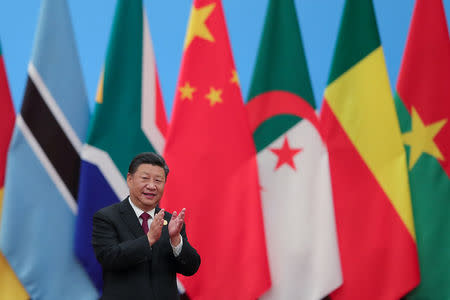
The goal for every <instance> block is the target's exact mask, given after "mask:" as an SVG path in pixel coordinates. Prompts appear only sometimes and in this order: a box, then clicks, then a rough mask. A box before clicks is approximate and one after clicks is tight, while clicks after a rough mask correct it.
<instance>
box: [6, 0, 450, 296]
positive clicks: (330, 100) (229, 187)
mask: <svg viewBox="0 0 450 300" xmlns="http://www.w3.org/2000/svg"><path fill="white" fill-rule="evenodd" d="M0 54H1V50H0ZM0 58H1V57H0ZM0 82H1V85H0V106H1V109H0V113H1V118H0V122H1V125H2V126H1V127H2V129H1V132H0V187H1V189H0V199H3V204H2V203H1V202H0V207H1V208H2V211H1V214H0V216H1V220H0V299H29V298H31V299H96V298H98V297H99V295H100V294H101V287H102V278H101V267H100V265H99V264H98V262H97V261H96V259H95V257H94V253H93V250H92V246H91V243H90V240H91V229H92V216H93V214H94V213H95V212H96V211H97V210H98V209H100V208H102V207H104V206H106V205H109V204H113V203H116V202H118V201H120V200H121V199H123V198H124V197H125V196H126V195H127V192H128V189H127V185H126V181H125V178H126V172H127V167H128V163H129V161H130V160H131V159H132V158H133V157H134V156H135V155H136V154H137V153H139V152H143V151H155V152H158V153H161V154H163V156H164V157H165V158H166V160H167V162H168V165H169V166H170V168H171V170H172V171H171V173H170V175H169V177H168V180H167V184H166V192H165V195H164V198H163V199H162V203H161V206H162V207H165V208H166V209H168V210H169V211H171V210H179V209H180V208H182V207H187V216H186V226H187V231H188V232H189V236H190V239H191V241H190V242H191V243H192V244H193V245H194V246H195V247H196V249H197V250H198V252H199V254H200V255H201V257H202V265H201V267H200V269H199V271H198V273H197V274H196V275H194V276H193V277H183V276H180V277H179V278H178V279H179V281H180V282H181V284H180V290H185V291H186V293H187V295H188V296H189V297H190V298H191V299H255V298H260V299H306V300H309V299H311V300H319V299H323V298H325V297H330V298H331V299H338V300H341V299H345V300H347V299H380V300H388V299H400V298H402V297H405V299H411V300H416V299H417V300H418V299H450V284H449V282H450V254H449V253H448V249H450V221H449V220H450V179H449V176H450V164H449V162H448V159H449V158H450V142H449V141H450V128H449V124H448V118H449V116H450V88H449V86H450V85H449V84H448V83H449V82H450V39H449V33H448V28H447V23H446V19H445V15H444V9H443V4H442V1H441V0H417V1H416V5H415V9H414V13H413V18H412V22H411V27H410V31H409V35H408V40H407V45H406V48H405V53H404V57H403V61H402V65H401V70H400V75H399V79H398V84H397V87H396V92H395V95H394V96H393V95H392V94H391V89H390V86H389V80H388V75H387V72H386V67H385V62H384V55H383V48H382V46H381V41H380V37H379V33H378V29H377V23H376V18H375V14H374V8H373V4H372V0H346V3H345V7H344V12H343V16H342V21H341V25H340V30H339V34H338V38H337V43H336V48H335V54H334V58H333V62H332V66H331V69H330V75H329V80H328V86H327V88H326V90H325V92H324V104H323V107H322V109H321V111H320V114H319V115H318V114H317V113H316V104H315V99H314V96H313V92H312V87H311V81H310V77H309V72H308V67H307V62H306V59H305V54H304V49H303V44H302V38H301V32H300V28H299V24H298V20H297V15H296V12H295V7H294V1H293V0H283V1H280V0H270V1H269V6H268V9H267V14H266V20H265V25H264V28H263V33H262V38H261V43H260V47H259V51H258V55H257V60H256V65H255V69H254V74H253V78H252V81H251V86H250V90H249V95H248V102H247V104H246V105H244V103H243V99H242V96H241V91H240V86H239V79H238V76H237V71H236V68H235V65H234V62H233V57H232V53H231V47H230V41H229V37H228V33H227V29H226V24H225V18H224V14H223V8H222V4H221V1H220V0H195V1H194V3H193V7H192V10H191V15H190V19H189V24H188V28H187V34H186V39H185V44H184V53H183V60H182V65H181V69H180V75H179V79H178V84H177V93H176V99H175V102H174V111H173V114H172V121H171V122H170V124H168V122H167V117H166V113H165V108H164V101H163V99H162V94H161V90H160V87H159V81H158V74H157V69H156V62H155V56H154V53H153V46H152V40H151V36H150V30H149V26H148V21H147V16H146V14H145V9H144V8H143V4H142V0H133V1H130V0H118V1H117V7H116V13H115V16H114V21H113V25H112V30H111V36H110V41H109V45H108V49H107V54H106V59H105V64H104V69H103V72H102V74H101V76H100V80H99V85H98V91H97V97H96V106H95V111H94V114H93V116H92V117H91V118H90V116H89V109H88V104H87V103H88V101H87V96H86V92H85V87H84V84H83V79H82V76H81V69H80V64H79V58H78V54H77V51H76V45H75V40H74V38H73V30H72V24H71V21H70V14H69V11H68V6H67V3H66V1H65V0H43V4H42V7H41V14H40V20H39V25H38V29H37V34H36V40H35V46H34V49H33V54H32V58H31V61H30V63H29V67H28V80H27V86H26V89H25V95H24V100H23V104H22V108H21V111H20V113H19V114H18V115H17V116H16V115H15V113H14V109H13V105H12V100H11V95H10V92H9V89H8V84H7V79H6V73H5V68H4V65H3V60H1V59H0ZM89 119H90V120H89Z"/></svg>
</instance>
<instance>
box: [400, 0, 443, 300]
mask: <svg viewBox="0 0 450 300" xmlns="http://www.w3.org/2000/svg"><path fill="white" fill-rule="evenodd" d="M449 82H450V39H449V32H448V27H447V22H446V19H445V13H444V6H443V3H442V1H441V0H433V1H429V0H425V1H423V0H417V1H416V5H415V8H414V13H413V17H412V21H411V26H410V30H409V34H408V40H407V44H406V48H405V53H404V56H403V61H402V65H401V69H400V73H399V78H398V81H397V94H396V97H395V101H396V107H397V113H398V117H399V121H400V127H401V131H402V139H403V143H404V144H405V147H406V151H407V153H408V160H409V163H408V170H409V180H410V186H411V200H412V206H413V213H414V223H415V228H416V234H417V248H418V254H419V265H420V284H419V286H418V287H417V288H416V289H415V290H414V291H412V292H411V293H410V294H408V296H407V297H406V299H414V300H415V299H417V300H419V299H450V284H449V278H450V253H449V252H448V251H446V250H444V249H450V221H449V217H450V201H449V199H450V179H449V176H450V163H449V158H450V124H449V119H450V101H449V99H450V88H449V84H448V83H449Z"/></svg>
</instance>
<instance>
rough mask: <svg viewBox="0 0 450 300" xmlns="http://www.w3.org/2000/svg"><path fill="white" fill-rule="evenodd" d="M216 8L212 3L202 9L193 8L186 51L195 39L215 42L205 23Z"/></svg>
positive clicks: (185, 42) (185, 45) (187, 34)
mask: <svg viewBox="0 0 450 300" xmlns="http://www.w3.org/2000/svg"><path fill="white" fill-rule="evenodd" d="M215 6H216V4H215V3H211V4H208V5H205V6H203V7H200V8H196V7H195V6H192V10H191V16H190V17H189V24H188V30H187V33H186V40H185V41H184V49H185V50H186V48H187V47H188V46H189V45H190V44H191V42H192V40H193V39H194V38H195V37H199V38H202V39H205V40H207V41H210V42H214V37H213V35H212V34H211V32H210V31H209V29H208V27H207V26H206V24H205V22H206V19H208V17H209V16H210V15H211V13H212V11H213V10H214V7H215Z"/></svg>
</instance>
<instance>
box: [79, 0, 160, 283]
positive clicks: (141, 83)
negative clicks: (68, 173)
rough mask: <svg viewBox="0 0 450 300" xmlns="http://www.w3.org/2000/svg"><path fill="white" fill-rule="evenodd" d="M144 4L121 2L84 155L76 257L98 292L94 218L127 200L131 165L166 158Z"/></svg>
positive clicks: (99, 277)
mask: <svg viewBox="0 0 450 300" xmlns="http://www.w3.org/2000/svg"><path fill="white" fill-rule="evenodd" d="M163 103H164V102H163V99H162V94H161V91H160V87H159V82H158V76H157V72H156V63H155V56H154V53H153V46H152V41H151V37H150V30H149V26H148V21H147V16H146V14H145V10H144V8H143V4H142V1H128V0H119V1H118V2H117V6H116V12H115V16H114V22H113V25H112V30H111V35H110V40H109V44H108V49H107V53H106V60H105V65H104V70H103V73H102V75H101V79H100V83H99V88H98V94H97V103H96V107H95V112H94V116H93V119H92V121H91V124H90V127H89V132H88V138H87V142H86V145H84V147H83V151H82V163H81V172H80V173H81V174H80V192H79V195H78V203H79V214H78V218H77V224H76V234H75V253H76V255H77V256H78V257H79V259H80V261H81V262H82V263H83V266H84V267H85V269H86V270H87V272H88V273H89V276H90V277H91V280H92V281H93V282H94V283H95V286H96V287H97V289H98V290H99V291H101V289H102V285H103V283H102V272H101V266H100V264H99V263H98V262H97V260H96V258H95V255H94V250H93V248H92V245H91V237H92V216H93V215H94V213H95V212H96V211H97V210H99V209H100V208H103V207H105V206H107V205H110V204H113V203H117V202H118V201H120V200H122V199H124V198H125V196H126V195H128V187H127V184H126V175H127V171H128V164H129V163H130V161H131V160H132V158H133V157H134V156H135V155H136V154H138V153H140V152H147V151H153V152H157V153H162V151H163V148H164V143H165V134H166V130H167V118H166V113H165V110H164V104H163Z"/></svg>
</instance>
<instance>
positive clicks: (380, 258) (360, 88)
mask: <svg viewBox="0 0 450 300" xmlns="http://www.w3.org/2000/svg"><path fill="white" fill-rule="evenodd" d="M321 126H322V130H323V134H324V137H325V140H326V142H327V145H328V150H329V154H330V169H331V178H332V186H333V198H334V204H335V213H336V225H337V232H338V242H339V250H340V256H341V264H342V272H343V280H344V283H343V285H342V286H341V287H340V288H339V289H337V290H336V291H335V292H333V293H332V294H331V297H332V299H380V300H388V299H400V298H401V297H403V296H404V295H405V294H406V293H407V292H409V291H410V290H411V289H413V288H414V287H415V286H417V284H418V282H419V270H418V260H417V247H416V236H415V231H414V222H413V216H412V208H411V198H410V190H409V183H408V172H407V164H406V154H405V151H404V147H403V144H402V138H401V132H400V127H399V123H398V119H397V115H396V111H395V106H394V101H393V97H392V95H391V90H390V86H389V80H388V75H387V71H386V66H385V62H384V55H383V50H382V47H381V42H380V38H379V34H378V29H377V23H376V18H375V13H374V8H373V3H372V1H371V0H347V1H346V3H345V6H344V13H343V17H342V20H341V25H340V30H339V34H338V39H337V44H336V48H335V53H334V57H333V62H332V67H331V71H330V76H329V80H328V86H327V88H326V90H325V99H324V104H323V106H322V111H321Z"/></svg>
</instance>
